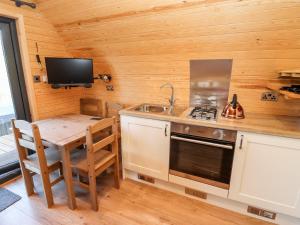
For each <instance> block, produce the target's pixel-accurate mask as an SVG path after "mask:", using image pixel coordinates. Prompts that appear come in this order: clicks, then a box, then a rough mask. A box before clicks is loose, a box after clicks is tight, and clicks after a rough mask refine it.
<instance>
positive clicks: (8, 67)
mask: <svg viewBox="0 0 300 225" xmlns="http://www.w3.org/2000/svg"><path fill="white" fill-rule="evenodd" d="M14 118H17V119H24V120H28V121H30V113H29V105H28V100H27V93H26V87H25V81H24V76H23V71H22V66H21V58H20V53H19V45H18V39H17V32H16V25H15V21H14V20H11V19H7V18H2V17H0V183H2V182H4V181H6V180H8V179H10V178H12V177H14V176H15V175H18V174H20V169H19V164H18V153H17V150H16V146H15V141H14V137H13V134H12V130H11V120H12V119H14Z"/></svg>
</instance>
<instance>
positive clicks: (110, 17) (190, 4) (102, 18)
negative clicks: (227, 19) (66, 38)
mask: <svg viewBox="0 0 300 225" xmlns="http://www.w3.org/2000/svg"><path fill="white" fill-rule="evenodd" d="M224 1H226V0H200V1H195V2H187V1H182V2H181V3H177V4H169V5H164V6H157V7H152V8H150V9H143V10H139V11H128V12H123V13H117V14H112V15H108V16H99V17H95V18H92V19H86V20H77V21H74V22H70V23H62V24H54V26H55V27H56V28H65V27H72V26H84V25H90V24H92V23H99V22H101V21H109V20H115V19H120V18H122V17H129V16H141V15H144V14H149V13H159V12H164V11H171V10H176V9H184V8H190V7H195V6H199V5H204V4H212V3H217V2H224Z"/></svg>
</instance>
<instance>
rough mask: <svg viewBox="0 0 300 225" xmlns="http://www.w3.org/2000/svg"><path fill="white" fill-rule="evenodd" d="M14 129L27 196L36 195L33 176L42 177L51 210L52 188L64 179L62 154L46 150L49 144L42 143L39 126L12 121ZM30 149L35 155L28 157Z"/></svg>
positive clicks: (51, 149)
mask: <svg viewBox="0 0 300 225" xmlns="http://www.w3.org/2000/svg"><path fill="white" fill-rule="evenodd" d="M12 128H13V133H14V136H15V141H16V147H17V150H18V154H19V160H20V167H21V170H22V174H23V177H24V182H25V187H26V192H27V195H28V196H30V195H32V194H33V193H34V184H33V179H32V176H33V175H35V174H39V175H40V176H41V177H42V182H43V188H44V193H45V197H46V203H47V206H48V208H50V207H51V206H52V205H53V195H52V190H51V187H52V186H53V185H55V184H57V183H58V182H60V181H61V180H63V179H64V178H63V169H62V164H61V162H60V154H59V152H58V150H57V149H55V148H51V147H49V148H44V145H47V144H45V143H44V142H43V141H42V139H41V135H40V131H39V128H38V126H37V125H35V124H30V123H28V122H27V121H24V120H12ZM28 149H30V150H32V151H34V154H31V155H28ZM56 170H58V171H59V172H60V176H59V177H58V178H56V179H55V180H54V181H51V180H50V173H52V172H54V171H56Z"/></svg>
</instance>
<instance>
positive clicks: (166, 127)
mask: <svg viewBox="0 0 300 225" xmlns="http://www.w3.org/2000/svg"><path fill="white" fill-rule="evenodd" d="M167 129H168V124H166V125H165V136H166V137H167V136H168V134H167Z"/></svg>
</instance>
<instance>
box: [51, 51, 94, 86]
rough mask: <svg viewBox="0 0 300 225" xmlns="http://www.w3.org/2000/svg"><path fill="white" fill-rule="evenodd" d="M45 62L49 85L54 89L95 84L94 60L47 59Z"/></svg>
mask: <svg viewBox="0 0 300 225" xmlns="http://www.w3.org/2000/svg"><path fill="white" fill-rule="evenodd" d="M45 61H46V69H47V76H48V83H49V84H52V87H61V86H79V85H88V84H91V83H94V78H93V60H92V59H79V58H53V57H46V58H45Z"/></svg>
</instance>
